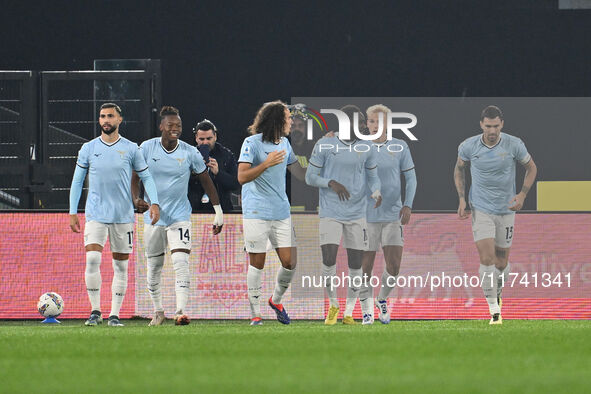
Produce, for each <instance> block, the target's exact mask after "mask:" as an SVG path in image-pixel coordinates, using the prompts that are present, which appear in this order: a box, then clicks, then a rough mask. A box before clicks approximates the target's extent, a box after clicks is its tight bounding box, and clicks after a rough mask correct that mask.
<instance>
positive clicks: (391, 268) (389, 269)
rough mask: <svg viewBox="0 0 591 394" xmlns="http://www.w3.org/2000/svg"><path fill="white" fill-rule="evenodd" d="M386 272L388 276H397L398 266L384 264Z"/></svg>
mask: <svg viewBox="0 0 591 394" xmlns="http://www.w3.org/2000/svg"><path fill="white" fill-rule="evenodd" d="M386 271H387V272H388V274H390V276H398V273H400V264H386Z"/></svg>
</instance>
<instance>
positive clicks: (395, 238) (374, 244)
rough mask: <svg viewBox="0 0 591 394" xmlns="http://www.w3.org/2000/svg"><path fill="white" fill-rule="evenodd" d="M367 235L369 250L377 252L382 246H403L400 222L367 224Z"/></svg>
mask: <svg viewBox="0 0 591 394" xmlns="http://www.w3.org/2000/svg"><path fill="white" fill-rule="evenodd" d="M367 235H368V236H369V248H368V250H371V251H372V252H377V251H378V250H379V248H380V245H382V247H384V246H404V235H403V234H402V224H400V220H397V221H395V222H383V223H367Z"/></svg>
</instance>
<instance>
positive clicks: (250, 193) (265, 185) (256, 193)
mask: <svg viewBox="0 0 591 394" xmlns="http://www.w3.org/2000/svg"><path fill="white" fill-rule="evenodd" d="M262 137H263V136H262V134H255V135H252V136H250V137H247V138H246V139H245V140H244V142H243V143H242V148H241V149H240V157H239V158H238V163H250V164H252V166H253V167H256V166H258V165H259V164H261V163H262V162H264V161H265V160H266V159H267V155H268V154H269V153H271V152H273V151H282V150H283V151H285V153H286V156H285V160H283V162H282V163H280V164H277V165H275V166H273V167H269V168H267V169H266V170H265V171H263V173H262V174H261V175H259V176H258V177H257V178H256V179H254V180H253V181H250V182H247V183H245V184H244V185H242V215H243V217H244V218H246V219H263V220H283V219H286V218H288V217H289V215H290V212H289V211H290V206H289V200H288V199H287V193H286V192H285V174H286V171H287V166H288V165H290V164H293V163H295V162H296V161H297V158H296V156H295V154H294V153H293V150H292V148H291V145H290V143H289V141H288V140H287V138H285V137H281V140H280V141H279V143H277V144H275V143H272V142H268V141H263V138H262Z"/></svg>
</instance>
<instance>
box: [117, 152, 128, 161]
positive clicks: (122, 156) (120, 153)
mask: <svg viewBox="0 0 591 394" xmlns="http://www.w3.org/2000/svg"><path fill="white" fill-rule="evenodd" d="M117 153H119V155H120V156H121V158H122V159H123V158H124V157H125V154H126V153H127V151H125V150H118V151H117Z"/></svg>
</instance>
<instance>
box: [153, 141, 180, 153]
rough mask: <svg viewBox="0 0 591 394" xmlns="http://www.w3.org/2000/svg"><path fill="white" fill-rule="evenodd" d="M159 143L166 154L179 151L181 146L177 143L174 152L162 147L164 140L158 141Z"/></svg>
mask: <svg viewBox="0 0 591 394" xmlns="http://www.w3.org/2000/svg"><path fill="white" fill-rule="evenodd" d="M158 143H159V144H160V146H161V147H162V149H163V150H164V152H166V153H172V152H174V151H175V150H177V149H178V147H179V145H180V143H179V142H178V141H177V142H176V146H175V147H174V149H173V150H168V149H166V148H165V147H164V145H162V140H160V141H158Z"/></svg>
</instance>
